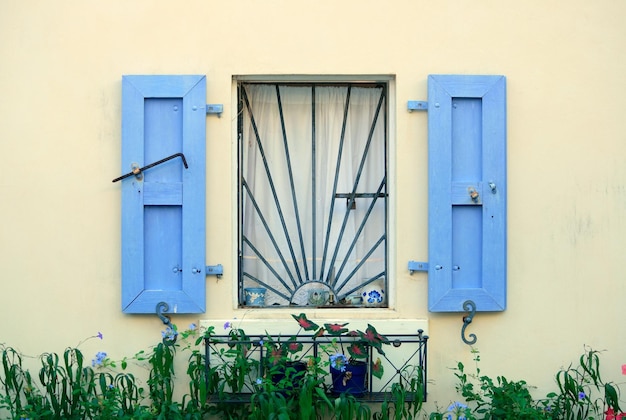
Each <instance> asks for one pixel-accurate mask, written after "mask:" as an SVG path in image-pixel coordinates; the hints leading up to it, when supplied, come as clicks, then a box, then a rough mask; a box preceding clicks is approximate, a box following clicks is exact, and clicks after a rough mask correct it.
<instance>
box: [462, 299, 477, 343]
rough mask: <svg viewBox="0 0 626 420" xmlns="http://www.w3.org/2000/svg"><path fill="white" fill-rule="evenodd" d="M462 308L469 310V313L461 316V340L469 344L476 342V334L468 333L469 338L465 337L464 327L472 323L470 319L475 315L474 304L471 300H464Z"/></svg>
mask: <svg viewBox="0 0 626 420" xmlns="http://www.w3.org/2000/svg"><path fill="white" fill-rule="evenodd" d="M463 309H464V310H466V311H469V314H467V315H465V316H464V317H463V328H461V339H462V340H463V342H464V343H465V344H467V345H470V346H471V345H472V344H474V343H476V340H478V339H477V338H476V334H470V335H469V337H470V340H468V339H467V338H465V328H467V326H468V325H469V324H471V323H472V320H473V319H474V315H476V304H475V303H474V301H473V300H466V301H465V302H464V303H463Z"/></svg>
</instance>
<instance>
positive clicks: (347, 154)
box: [238, 81, 388, 306]
mask: <svg viewBox="0 0 626 420" xmlns="http://www.w3.org/2000/svg"><path fill="white" fill-rule="evenodd" d="M387 88H388V86H387V84H386V83H373V82H362V83H361V82H359V83H323V82H322V83H283V82H277V83H269V82H267V83H259V82H253V81H240V82H239V84H238V96H239V113H238V115H239V117H238V118H239V119H238V138H239V218H240V219H239V220H240V223H239V229H240V231H239V264H240V267H239V302H240V304H241V305H245V299H244V289H246V288H249V287H262V288H265V289H266V295H265V302H264V305H265V306H287V305H292V306H293V305H295V306H306V305H315V306H324V305H326V304H328V303H335V304H341V303H346V302H349V303H355V302H356V300H352V299H350V298H351V297H353V296H356V295H360V294H361V291H362V289H364V288H365V287H367V286H370V285H371V286H374V285H378V286H379V287H382V288H383V290H386V279H387V247H388V244H387V237H388V232H387V229H388V227H387V201H388V200H387V199H388V190H387V147H388V140H387V106H388V104H387ZM346 299H347V300H346ZM385 305H386V300H383V301H382V302H381V303H380V306H385Z"/></svg>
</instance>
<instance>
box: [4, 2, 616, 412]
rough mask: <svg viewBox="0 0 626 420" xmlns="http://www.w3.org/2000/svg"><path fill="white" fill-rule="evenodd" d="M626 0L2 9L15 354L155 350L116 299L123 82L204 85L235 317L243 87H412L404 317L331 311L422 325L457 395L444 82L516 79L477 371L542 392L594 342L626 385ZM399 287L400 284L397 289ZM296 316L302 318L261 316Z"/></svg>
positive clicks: (147, 332) (7, 258) (406, 139)
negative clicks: (624, 369)
mask: <svg viewBox="0 0 626 420" xmlns="http://www.w3.org/2000/svg"><path fill="white" fill-rule="evenodd" d="M625 15H626V3H624V2H623V1H621V0H601V1H595V2H590V1H582V0H570V1H565V0H560V1H553V2H543V1H535V0H533V1H525V2H519V1H517V2H514V1H495V0H483V1H474V2H456V1H452V0H446V1H437V2H426V1H415V0H413V1H405V0H397V1H395V2H392V3H386V2H379V1H370V0H365V1H363V0H361V1H352V0H347V1H343V2H334V1H328V0H322V1H317V2H304V1H299V0H296V1H294V0H291V1H284V0H275V1H266V2H258V1H253V0H237V1H229V2H227V1H225V2H216V1H214V0H208V1H205V0H202V1H200V0H187V1H184V2H171V1H162V0H150V1H148V0H136V1H132V2H131V1H123V0H113V1H107V2H102V1H95V0H87V1H82V0H60V1H55V2H50V1H46V0H39V1H38V0H22V1H16V0H2V1H1V2H0V92H1V93H2V97H1V99H0V155H1V156H2V157H3V159H2V163H0V218H1V220H2V223H1V225H0V226H1V227H0V232H1V235H0V270H1V271H2V275H1V276H0V284H1V287H0V290H2V292H1V293H2V296H3V299H2V305H1V306H0V319H2V323H1V324H0V342H5V343H8V344H11V345H13V346H16V347H18V348H20V349H21V350H22V351H23V352H25V353H27V354H38V353H41V352H42V351H51V350H54V351H59V350H62V349H63V348H64V347H66V346H68V345H73V344H75V343H77V342H79V341H80V340H81V339H83V338H85V337H87V336H90V335H94V334H96V333H97V332H98V331H101V332H102V333H103V334H104V340H103V341H102V342H88V343H87V344H86V349H85V351H86V353H87V354H89V353H90V351H93V352H94V353H95V352H96V351H98V350H105V351H107V352H108V353H109V355H111V356H112V357H114V358H115V357H119V358H121V357H123V356H125V355H131V354H133V353H134V352H135V351H137V350H138V349H141V348H144V347H145V346H147V345H149V344H151V343H153V342H154V341H155V340H157V339H159V338H160V331H161V330H162V328H163V326H162V324H161V322H160V321H159V320H158V318H157V317H156V316H136V315H134V316H131V315H124V314H122V312H121V305H120V236H121V235H120V220H121V214H120V189H119V185H116V184H112V183H111V179H113V178H115V177H116V176H118V175H120V174H121V173H122V172H125V169H123V168H122V165H121V161H120V149H121V141H120V136H121V76H122V75H124V74H204V75H206V76H207V83H208V89H207V91H208V92H207V96H208V97H207V103H221V104H224V113H223V115H222V116H221V118H217V117H215V116H209V117H207V132H208V135H207V139H208V144H207V156H208V159H210V164H208V166H207V168H208V171H207V197H209V199H208V202H207V232H208V233H207V237H208V239H207V263H209V264H218V263H221V264H223V266H224V271H225V274H224V276H223V277H222V278H221V279H220V280H219V281H218V280H216V279H215V278H214V277H208V278H207V282H208V286H207V290H208V291H207V307H208V309H207V312H206V313H205V314H202V315H200V317H197V316H177V317H175V318H174V322H175V323H177V324H179V325H187V324H189V323H190V322H196V321H198V320H199V319H200V320H211V319H230V318H233V317H238V318H241V317H243V316H244V314H243V313H242V312H241V311H239V310H236V309H235V305H234V297H233V291H234V290H235V286H234V279H236V272H235V270H236V265H235V262H236V258H235V257H236V255H235V251H236V241H235V235H236V224H235V219H234V217H233V214H234V213H235V212H236V179H235V177H234V174H235V172H234V170H235V169H234V165H235V159H236V143H235V135H234V133H235V128H236V127H235V122H236V106H235V98H234V90H233V83H232V80H233V76H235V75H258V74H277V75H288V74H319V75H337V74H340V75H343V74H355V75H357V74H384V75H393V76H394V77H395V102H394V103H392V104H391V108H392V115H393V114H395V117H393V120H392V121H391V127H390V128H391V141H392V142H393V144H394V146H393V148H394V154H393V155H392V156H391V161H392V170H393V177H394V179H395V185H394V187H393V188H394V190H395V193H396V195H395V198H394V199H393V204H392V211H393V212H394V216H393V218H394V224H395V225H394V226H392V230H391V232H392V234H393V239H392V248H393V253H392V255H391V261H390V263H391V266H392V273H393V274H394V276H393V281H394V282H395V288H394V290H391V291H390V292H391V295H392V302H395V304H394V305H393V306H394V307H393V308H391V309H390V310H386V311H378V312H376V313H365V314H362V313H361V314H354V313H344V312H339V313H337V312H334V313H333V312H331V313H328V314H324V316H327V317H328V318H333V319H337V318H338V317H343V318H350V317H354V316H360V317H368V318H383V319H384V318H402V319H409V320H411V319H413V320H415V322H416V325H418V324H419V325H427V330H428V333H429V335H430V337H431V341H430V347H429V353H430V354H429V356H430V358H429V376H430V378H431V379H432V380H433V381H434V383H433V384H432V385H431V386H430V389H429V390H430V401H431V402H433V403H434V402H438V403H439V405H440V406H444V405H445V406H447V404H448V403H449V402H450V401H452V400H455V399H456V395H455V393H454V388H453V387H452V386H451V384H452V383H453V375H452V373H451V372H450V371H449V369H448V368H450V367H453V366H455V364H456V361H464V362H466V363H467V362H469V361H470V360H471V356H470V354H469V347H468V346H466V345H465V344H463V343H462V341H461V339H460V330H461V326H462V320H461V315H460V314H432V313H429V312H428V310H427V307H426V293H427V281H428V279H427V276H426V274H424V273H417V274H414V275H413V276H410V275H409V273H408V271H407V269H406V266H407V262H408V261H409V260H427V198H428V197H427V196H428V194H427V181H426V176H427V156H426V152H427V149H426V142H427V124H426V122H427V115H426V114H425V113H408V112H407V111H406V104H407V101H408V100H425V99H426V96H427V85H426V83H427V76H428V75H429V74H437V73H455V74H502V75H505V76H506V77H507V96H508V182H509V184H508V221H509V222H508V308H507V310H506V311H505V312H502V313H494V314H482V313H481V314H478V315H477V316H476V317H475V318H474V322H473V323H472V324H471V326H470V327H469V328H468V332H473V333H475V334H476V335H477V336H478V342H477V344H476V347H477V348H478V349H479V350H480V352H481V355H482V359H483V362H482V370H483V372H484V373H486V374H489V375H494V376H495V375H500V374H503V375H505V376H507V377H510V378H512V379H525V380H527V381H528V382H529V383H530V384H532V385H536V386H537V387H538V389H537V394H538V395H545V393H547V392H548V391H549V390H550V389H552V388H553V373H554V372H556V370H557V369H558V368H559V367H560V366H561V365H567V364H569V362H570V361H573V360H575V359H576V358H577V357H578V355H579V354H580V353H581V352H582V351H583V346H584V345H589V346H592V347H593V348H595V349H606V350H607V351H606V353H604V355H603V369H604V370H605V371H606V376H607V379H613V380H617V381H621V380H622V379H623V378H622V377H621V365H622V364H624V363H626V334H625V333H626V332H625V331H624V328H623V326H622V319H623V301H624V299H625V298H626V282H625V281H624V279H625V278H626V277H625V276H624V256H623V252H624V248H625V245H624V244H625V239H624V238H625V237H626V217H624V215H625V214H626V134H625V133H626V118H624V116H623V108H622V103H623V100H624V96H625V94H626V78H625V77H624V74H626V55H624V51H625V49H626V26H625V25H624V23H623V18H624V16H625ZM400 291H401V292H400ZM245 316H246V317H258V316H265V317H271V318H283V319H284V318H286V317H288V316H289V315H288V313H287V312H282V313H281V312H273V313H269V314H268V313H264V314H257V313H254V312H250V313H246V314H245Z"/></svg>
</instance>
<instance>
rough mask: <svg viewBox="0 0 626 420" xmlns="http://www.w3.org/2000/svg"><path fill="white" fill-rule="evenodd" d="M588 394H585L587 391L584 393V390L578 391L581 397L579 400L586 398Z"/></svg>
mask: <svg viewBox="0 0 626 420" xmlns="http://www.w3.org/2000/svg"><path fill="white" fill-rule="evenodd" d="M586 396H587V395H585V393H584V392H582V391H580V392H579V393H578V399H579V400H584V399H585V397H586Z"/></svg>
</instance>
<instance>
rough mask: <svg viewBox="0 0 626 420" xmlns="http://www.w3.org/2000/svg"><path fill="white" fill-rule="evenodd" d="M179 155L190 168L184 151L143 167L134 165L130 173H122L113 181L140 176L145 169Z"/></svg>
mask: <svg viewBox="0 0 626 420" xmlns="http://www.w3.org/2000/svg"><path fill="white" fill-rule="evenodd" d="M178 156H180V157H181V159H182V160H183V165H185V169H188V168H189V165H187V159H185V155H183V154H182V153H174V154H173V155H172V156H168V157H166V158H163V159H161V160H158V161H156V162H154V163H151V164H150V165H146V166H144V167H143V168H135V167H133V170H132V171H130V172H129V173H127V174H124V175H122V176H120V177H118V178H115V179H114V180H113V182H117V181H121V180H122V179H124V178H128V177H129V176H132V175H135V176H136V177H140V176H141V173H142V172H143V171H145V170H146V169H150V168H152V167H154V166H157V165H160V164H162V163H163V162H167V161H168V160H171V159H174V158H175V157H178ZM139 179H141V178H139Z"/></svg>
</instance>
